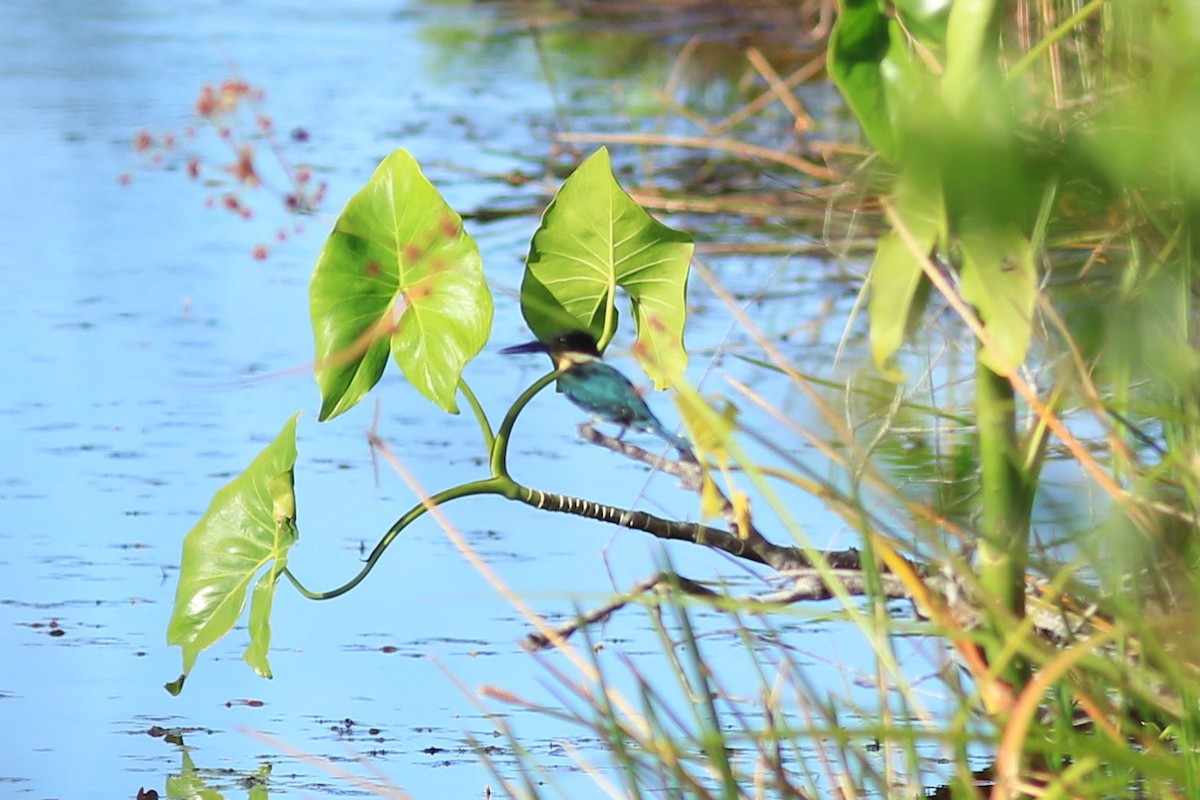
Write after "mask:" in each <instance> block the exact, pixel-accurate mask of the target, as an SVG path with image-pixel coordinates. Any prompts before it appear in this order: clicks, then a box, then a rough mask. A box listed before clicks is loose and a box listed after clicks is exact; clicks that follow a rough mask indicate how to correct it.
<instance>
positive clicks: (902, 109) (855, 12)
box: [829, 0, 926, 159]
mask: <svg viewBox="0 0 1200 800" xmlns="http://www.w3.org/2000/svg"><path fill="white" fill-rule="evenodd" d="M841 6H842V8H841V11H840V13H839V15H838V21H837V23H836V24H835V25H834V27H833V32H832V34H831V35H830V40H829V74H830V76H831V77H832V78H833V82H834V83H835V84H836V85H837V87H838V90H839V91H840V92H841V93H842V97H844V98H845V99H846V105H848V106H850V110H851V111H853V112H854V116H855V118H856V119H857V120H858V124H859V125H861V126H862V129H863V133H865V134H866V136H867V139H868V140H869V141H870V142H871V144H872V145H873V146H874V147H875V149H876V150H878V151H879V152H880V153H882V154H883V155H884V156H885V157H886V158H888V159H895V158H896V157H897V154H898V148H899V144H900V139H901V137H902V134H903V128H904V121H903V120H902V119H901V117H902V115H903V114H905V113H908V112H910V111H911V110H912V109H913V106H914V102H913V98H915V97H916V96H917V95H918V93H919V92H921V91H922V90H923V89H924V88H925V83H926V78H925V77H924V76H922V74H921V73H920V71H919V70H918V69H917V68H916V66H915V65H914V63H913V59H912V56H911V55H910V54H909V52H908V45H907V42H906V40H905V35H904V30H903V28H901V27H900V24H899V23H898V22H896V21H895V20H894V19H891V18H890V17H889V15H888V14H887V13H886V11H885V10H884V8H883V6H882V4H881V3H879V2H878V0H843V2H842V4H841Z"/></svg>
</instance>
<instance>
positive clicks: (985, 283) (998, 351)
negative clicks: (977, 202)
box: [959, 226, 1038, 374]
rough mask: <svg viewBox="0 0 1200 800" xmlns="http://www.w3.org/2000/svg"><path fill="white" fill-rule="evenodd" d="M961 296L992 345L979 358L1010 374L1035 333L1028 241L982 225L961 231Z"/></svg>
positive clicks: (1033, 280)
mask: <svg viewBox="0 0 1200 800" xmlns="http://www.w3.org/2000/svg"><path fill="white" fill-rule="evenodd" d="M959 246H960V247H961V249H962V262H963V263H962V293H963V298H964V299H965V300H966V301H967V302H968V303H970V304H971V305H973V306H974V307H975V308H976V310H977V311H978V312H979V317H980V319H981V320H982V321H983V325H984V328H985V330H986V331H987V333H988V338H989V340H990V341H991V344H992V347H993V348H994V350H983V351H981V353H980V360H981V361H982V362H983V364H984V366H986V367H987V368H988V369H990V370H992V371H993V372H997V373H1000V374H1006V373H1007V372H1008V371H1010V370H1012V369H1014V368H1016V367H1018V366H1019V365H1020V364H1021V362H1023V361H1024V360H1025V354H1026V353H1027V352H1028V351H1029V341H1030V339H1031V337H1032V335H1033V308H1034V305H1035V304H1036V302H1037V291H1038V287H1037V268H1036V267H1035V265H1034V261H1033V249H1032V248H1031V247H1030V244H1029V240H1028V239H1026V238H1025V237H1024V236H1023V235H1021V234H1020V233H1016V232H1014V231H1008V232H1005V231H997V230H993V229H991V228H989V227H984V226H980V227H979V229H978V230H963V231H960V236H959Z"/></svg>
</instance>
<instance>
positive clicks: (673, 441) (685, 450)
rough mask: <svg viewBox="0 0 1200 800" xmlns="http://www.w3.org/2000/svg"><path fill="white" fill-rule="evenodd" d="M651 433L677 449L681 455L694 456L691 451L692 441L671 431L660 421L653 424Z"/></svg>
mask: <svg viewBox="0 0 1200 800" xmlns="http://www.w3.org/2000/svg"><path fill="white" fill-rule="evenodd" d="M653 433H654V434H655V435H656V436H658V438H660V439H662V440H663V441H664V442H666V443H667V444H669V445H671V446H672V447H674V448H675V449H676V450H678V451H679V454H680V455H681V456H691V457H693V458H694V457H695V456H694V455H693V453H692V443H691V442H689V441H688V440H687V439H685V438H683V437H682V436H679V435H677V434H674V433H671V432H670V431H669V430H667V429H666V428H664V427H663V426H662V424H661V423H659V424H657V425H655V426H654V429H653Z"/></svg>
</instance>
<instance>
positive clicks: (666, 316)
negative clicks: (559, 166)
mask: <svg viewBox="0 0 1200 800" xmlns="http://www.w3.org/2000/svg"><path fill="white" fill-rule="evenodd" d="M692 250H693V245H692V239H691V237H690V236H688V235H687V234H685V233H682V232H680V231H677V230H674V229H672V228H668V227H667V226H666V225H663V224H662V223H661V222H658V221H657V220H656V219H654V218H653V217H652V216H650V214H648V213H647V212H646V211H645V209H643V208H642V207H641V206H639V205H638V204H637V203H635V202H634V201H633V199H632V198H630V196H629V195H628V194H626V192H625V190H624V189H622V188H621V186H620V184H618V183H617V180H616V178H615V177H614V175H613V171H612V164H611V162H610V161H609V156H608V150H606V149H605V148H601V149H600V150H598V151H597V152H596V153H595V154H593V155H592V156H591V157H590V158H588V159H587V160H586V161H584V162H583V163H582V164H580V165H579V168H578V169H576V170H575V172H574V173H573V174H572V175H571V177H569V178H567V180H566V182H564V183H563V185H562V188H560V189H559V191H558V194H557V195H556V196H555V198H554V200H553V202H551V203H550V206H549V207H548V208H547V209H546V212H545V214H543V215H542V224H541V226H540V227H539V228H538V230H537V232H536V233H535V234H534V235H533V242H532V244H531V245H530V248H529V258H528V259H527V261H526V264H525V278H524V280H523V281H522V284H521V311H522V313H523V314H524V315H525V321H526V322H527V323H529V327H530V329H531V330H532V331H533V333H534V335H535V336H537V337H538V338H539V339H542V340H543V341H548V340H550V339H553V338H554V337H555V336H556V335H558V334H561V333H564V332H566V331H568V330H572V329H579V330H586V331H589V332H590V333H592V334H593V335H594V336H595V337H596V339H597V340H598V341H599V342H600V343H601V345H602V346H604V345H607V343H608V340H609V339H610V338H611V337H612V333H613V331H615V330H616V326H617V308H616V290H617V287H618V286H619V287H621V288H623V289H624V290H625V291H626V293H627V294H628V295H629V299H630V303H631V306H632V309H633V315H634V321H635V323H636V325H637V344H636V345H635V347H634V354H635V355H636V356H637V357H638V360H639V361H640V363H641V364H642V367H643V368H644V369H645V370H646V372H647V374H648V375H649V376H650V377H651V378H652V379H653V380H654V383H655V386H657V387H659V388H662V387H663V386H664V385H667V384H669V383H671V382H673V381H674V380H675V379H677V378H678V377H679V376H680V375H681V374H682V373H683V370H684V368H685V367H686V366H687V354H686V353H685V352H684V349H683V326H684V321H685V318H686V314H687V306H686V303H685V295H686V291H687V279H688V268H689V265H690V263H691V259H692Z"/></svg>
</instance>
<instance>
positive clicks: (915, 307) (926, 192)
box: [867, 173, 945, 380]
mask: <svg viewBox="0 0 1200 800" xmlns="http://www.w3.org/2000/svg"><path fill="white" fill-rule="evenodd" d="M892 204H893V207H894V208H895V210H896V216H897V217H899V219H900V220H901V221H902V222H903V223H904V227H905V229H906V233H907V237H906V236H903V235H901V233H900V231H897V230H892V231H889V232H888V233H886V234H884V236H883V237H882V238H881V239H880V240H879V246H878V249H876V251H875V260H874V261H872V262H871V272H870V285H871V296H870V299H869V301H868V303H867V315H868V317H869V318H870V321H871V330H870V340H871V356H872V357H873V358H874V359H875V366H876V367H877V368H878V369H879V371H880V372H882V373H883V374H884V375H885V376H887V377H888V378H889V379H891V380H900V379H901V378H902V377H903V376H902V375H901V374H900V372H899V371H898V370H896V369H895V368H894V367H893V365H892V357H893V356H894V355H895V354H896V351H897V350H899V349H900V345H901V344H903V343H904V336H905V334H906V333H907V332H908V331H909V330H910V329H911V328H912V325H913V320H914V319H915V318H917V317H918V316H919V315H920V313H921V312H922V311H923V310H924V303H923V300H924V297H925V295H926V294H927V293H926V292H921V291H920V289H921V288H922V286H927V284H926V283H925V270H924V262H925V261H926V260H927V259H928V258H929V257H930V255H931V253H932V251H933V249H934V246H935V245H936V243H937V241H938V239H939V237H940V236H941V235H942V229H943V228H944V227H945V222H944V217H945V215H944V212H943V207H942V196H941V190H940V188H939V187H938V185H937V182H936V181H934V180H929V179H928V177H927V176H917V175H915V174H914V173H907V174H905V175H904V176H902V177H901V178H900V180H899V181H898V183H897V184H896V189H895V192H894V193H893V195H892Z"/></svg>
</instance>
